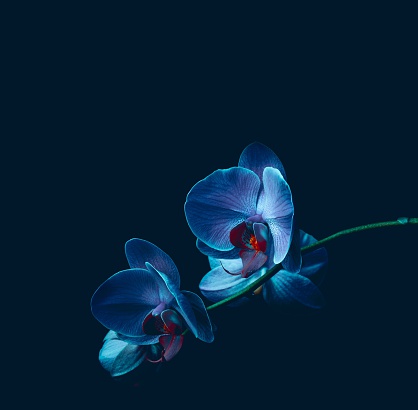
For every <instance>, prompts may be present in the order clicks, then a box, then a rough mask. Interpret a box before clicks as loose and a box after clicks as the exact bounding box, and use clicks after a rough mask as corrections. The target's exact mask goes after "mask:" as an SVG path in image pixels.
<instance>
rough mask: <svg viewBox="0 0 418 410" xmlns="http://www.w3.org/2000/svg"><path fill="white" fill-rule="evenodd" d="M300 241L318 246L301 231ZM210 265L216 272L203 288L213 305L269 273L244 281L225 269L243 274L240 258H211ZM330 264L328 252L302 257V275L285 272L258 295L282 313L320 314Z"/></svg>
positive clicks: (267, 282)
mask: <svg viewBox="0 0 418 410" xmlns="http://www.w3.org/2000/svg"><path fill="white" fill-rule="evenodd" d="M299 237H300V244H301V246H302V247H304V246H308V245H311V244H313V243H315V242H317V240H316V239H315V238H314V237H313V236H311V235H309V234H307V233H306V232H304V231H302V230H299ZM209 262H210V265H211V268H212V270H211V271H210V272H209V273H207V274H206V275H205V276H204V277H203V279H202V280H201V282H200V284H199V288H200V291H201V292H202V294H203V295H204V296H205V297H206V298H207V299H209V300H210V301H212V302H218V301H220V300H223V299H225V298H227V297H229V296H232V295H234V294H236V293H237V292H239V291H241V290H242V289H244V288H245V287H247V286H248V285H250V284H251V283H253V282H254V281H256V280H257V279H259V278H260V277H261V276H262V275H264V274H265V272H266V270H267V268H266V267H263V268H262V269H259V270H258V271H257V272H255V273H254V274H252V275H251V276H249V277H248V278H243V277H241V276H234V275H230V274H228V272H227V271H226V270H225V268H224V266H227V267H228V268H229V269H237V270H239V269H240V268H241V267H242V263H243V262H242V260H241V259H240V258H238V259H232V260H217V259H215V258H212V257H210V258H209ZM327 264H328V254H327V251H326V249H325V248H323V247H322V248H318V249H316V250H314V251H312V252H307V253H306V254H304V255H303V256H302V265H301V269H300V271H299V273H294V272H290V271H288V270H286V269H281V270H279V271H278V272H277V273H276V274H275V275H274V276H273V277H272V278H270V279H269V280H267V281H266V282H264V284H263V285H262V286H261V288H259V289H258V290H256V293H261V294H262V296H263V298H264V300H265V301H266V303H267V304H269V305H271V306H273V307H280V309H281V311H282V312H286V311H287V312H292V313H294V312H298V311H301V312H302V311H313V310H319V309H321V308H322V307H323V306H324V304H325V301H324V298H323V295H322V292H321V291H320V290H319V287H318V286H319V285H320V284H321V282H322V281H323V279H324V277H325V274H326V268H327ZM248 300H249V299H248V298H245V297H243V298H240V299H238V301H236V302H232V303H231V304H230V305H231V306H234V305H235V306H237V305H240V304H242V303H245V302H247V301H248Z"/></svg>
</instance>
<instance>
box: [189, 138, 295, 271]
mask: <svg viewBox="0 0 418 410" xmlns="http://www.w3.org/2000/svg"><path fill="white" fill-rule="evenodd" d="M184 210H185V215H186V219H187V222H188V224H189V226H190V229H191V230H192V232H193V233H194V235H195V236H196V237H197V248H198V249H199V250H200V251H201V252H202V253H204V254H205V255H207V256H209V257H213V258H216V259H221V260H224V259H235V258H238V257H239V258H240V259H241V261H242V266H241V267H240V269H238V270H235V271H233V270H228V269H227V268H226V267H224V268H225V271H227V272H228V273H229V274H232V275H240V276H241V277H243V278H247V277H249V276H250V275H251V274H253V273H255V272H257V271H259V270H260V269H261V268H262V267H263V266H267V265H266V264H268V265H270V264H272V263H274V264H279V263H282V265H283V267H285V268H286V269H288V270H289V271H291V272H298V271H299V270H300V266H301V256H300V246H299V235H293V232H294V231H295V227H294V207H293V202H292V194H291V191H290V188H289V185H288V184H287V182H286V174H285V171H284V167H283V165H282V163H281V161H280V160H279V158H278V157H277V155H276V154H275V153H274V152H273V151H272V150H271V149H270V148H268V147H267V146H265V145H263V144H261V143H259V142H255V143H252V144H250V145H248V146H247V147H246V148H245V149H244V150H243V151H242V153H241V156H240V158H239V161H238V166H237V167H232V168H228V169H218V170H217V171H215V172H213V173H212V174H210V175H209V176H207V177H206V178H204V179H203V180H201V181H199V182H197V183H196V184H195V185H194V186H193V187H192V189H191V190H190V192H189V193H188V195H187V198H186V202H185V205H184ZM293 238H294V240H293V241H292V239H293ZM291 244H292V246H291ZM269 255H270V260H268V259H269Z"/></svg>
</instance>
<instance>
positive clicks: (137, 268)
mask: <svg viewBox="0 0 418 410" xmlns="http://www.w3.org/2000/svg"><path fill="white" fill-rule="evenodd" d="M125 253H126V257H127V259H128V263H129V266H130V269H127V270H123V271H120V272H118V273H116V274H114V275H113V276H111V277H110V278H109V279H107V280H106V281H105V282H103V283H102V284H101V285H100V286H99V288H98V289H97V290H96V291H95V293H94V294H93V296H92V299H91V311H92V314H93V316H94V317H95V318H96V319H97V320H98V321H99V322H100V323H101V324H102V325H103V326H105V327H107V328H108V329H109V330H111V331H113V332H115V334H113V333H112V334H111V336H110V338H109V342H108V343H107V344H106V341H107V340H108V339H105V346H111V348H114V347H115V346H116V347H118V348H121V349H122V350H123V351H124V352H131V350H132V349H134V348H132V347H130V346H123V344H121V342H125V343H128V344H130V345H134V346H139V347H142V346H150V345H154V346H155V345H158V346H160V353H161V356H160V357H159V358H157V359H156V360H155V361H161V360H164V361H168V360H171V359H172V358H173V357H174V356H175V355H176V354H177V352H178V351H179V350H180V348H181V346H182V343H183V335H182V334H183V332H184V331H185V330H186V329H189V330H191V332H192V333H193V334H194V335H195V337H197V338H199V339H201V340H202V341H204V342H207V343H210V342H212V341H213V339H214V336H213V331H212V325H211V321H210V318H209V316H208V313H207V311H206V307H205V305H204V303H203V301H202V299H201V298H200V297H199V296H198V295H196V294H195V293H193V292H189V291H186V290H182V291H180V275H179V272H178V270H177V267H176V265H175V264H174V262H173V260H172V259H171V258H170V257H169V256H168V255H167V254H166V253H165V252H163V251H162V250H161V249H160V248H158V247H157V246H155V245H154V244H152V243H150V242H147V241H145V240H142V239H136V238H134V239H131V240H129V241H128V242H126V244H125ZM114 335H116V336H117V340H118V342H115V341H114V340H115V338H114V337H113V336H114ZM110 340H112V343H110ZM107 349H108V347H106V349H105V351H104V352H108V350H107ZM109 349H110V347H109ZM125 349H128V350H125ZM153 349H154V353H155V351H156V350H158V349H157V348H156V347H154V348H153ZM144 351H146V352H148V353H149V351H150V349H149V348H147V349H145V348H143V349H139V350H138V349H137V350H136V352H137V354H138V360H140V358H142V356H143V355H142V354H140V352H144ZM125 354H126V353H125ZM144 354H145V353H144ZM122 357H125V356H124V355H123V356H122ZM129 357H130V358H131V357H133V356H131V355H129ZM146 357H147V358H148V360H150V357H151V356H149V354H148V355H146ZM152 357H155V354H153V355H152ZM141 360H142V359H141ZM152 360H154V359H152ZM138 364H139V363H138Z"/></svg>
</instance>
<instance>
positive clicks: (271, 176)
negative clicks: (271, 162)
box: [259, 167, 294, 264]
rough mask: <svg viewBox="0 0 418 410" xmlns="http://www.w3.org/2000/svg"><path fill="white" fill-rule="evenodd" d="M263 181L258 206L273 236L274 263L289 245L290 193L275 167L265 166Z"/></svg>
mask: <svg viewBox="0 0 418 410" xmlns="http://www.w3.org/2000/svg"><path fill="white" fill-rule="evenodd" d="M263 182H264V197H263V203H262V204H260V205H259V208H260V210H262V216H263V218H264V220H265V221H266V222H267V224H268V226H269V228H270V231H271V234H272V236H273V243H274V263H276V264H277V263H280V262H281V261H282V260H283V259H284V258H285V256H286V254H287V252H288V250H289V247H290V240H291V236H292V225H293V212H294V209H293V202H292V194H291V192H290V188H289V185H288V184H287V182H286V181H285V180H284V179H283V176H282V175H281V173H280V171H279V170H277V169H274V168H270V167H267V168H265V169H264V173H263Z"/></svg>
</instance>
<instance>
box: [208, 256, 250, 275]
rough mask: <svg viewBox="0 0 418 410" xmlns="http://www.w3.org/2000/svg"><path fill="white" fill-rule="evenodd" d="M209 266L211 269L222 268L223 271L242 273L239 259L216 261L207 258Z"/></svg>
mask: <svg viewBox="0 0 418 410" xmlns="http://www.w3.org/2000/svg"><path fill="white" fill-rule="evenodd" d="M208 259H209V265H210V268H211V269H214V268H217V267H218V266H222V267H223V268H224V270H225V271H228V272H241V271H242V259H241V258H240V257H239V255H238V258H236V259H216V258H212V257H210V256H209V258H208Z"/></svg>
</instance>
